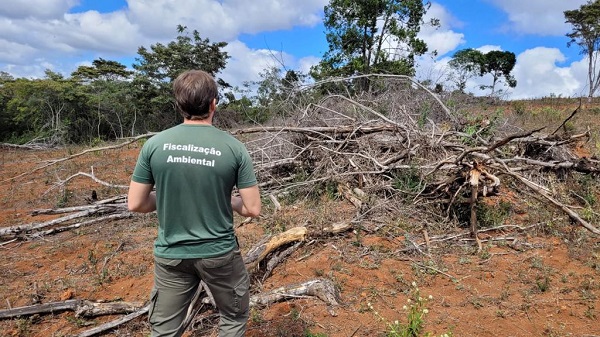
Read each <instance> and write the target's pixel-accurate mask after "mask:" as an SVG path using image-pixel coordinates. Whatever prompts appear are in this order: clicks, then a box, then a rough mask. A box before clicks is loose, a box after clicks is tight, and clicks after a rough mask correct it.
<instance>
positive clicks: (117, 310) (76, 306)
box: [0, 300, 142, 318]
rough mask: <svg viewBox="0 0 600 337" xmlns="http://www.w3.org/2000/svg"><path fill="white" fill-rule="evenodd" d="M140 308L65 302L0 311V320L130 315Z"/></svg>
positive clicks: (102, 303) (133, 305)
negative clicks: (66, 313)
mask: <svg viewBox="0 0 600 337" xmlns="http://www.w3.org/2000/svg"><path fill="white" fill-rule="evenodd" d="M141 307H142V304H141V303H128V302H91V301H87V300H67V301H62V302H51V303H44V304H36V305H30V306H26V307H20V308H13V309H5V310H0V318H13V317H19V316H29V315H33V314H55V313H59V312H63V311H74V312H75V314H76V316H78V317H94V316H102V315H115V314H126V313H131V312H135V311H137V310H139V309H140V308H141Z"/></svg>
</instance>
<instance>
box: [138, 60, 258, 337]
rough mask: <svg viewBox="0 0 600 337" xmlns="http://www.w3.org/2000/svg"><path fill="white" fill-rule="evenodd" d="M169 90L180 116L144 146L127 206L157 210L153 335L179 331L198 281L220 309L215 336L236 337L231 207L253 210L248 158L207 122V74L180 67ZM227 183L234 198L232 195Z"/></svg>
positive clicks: (245, 284)
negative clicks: (175, 124)
mask: <svg viewBox="0 0 600 337" xmlns="http://www.w3.org/2000/svg"><path fill="white" fill-rule="evenodd" d="M173 93H174V96H175V105H176V107H177V111H178V112H179V113H180V114H181V115H182V116H183V118H184V121H183V123H182V124H179V125H177V126H175V127H173V128H170V129H167V130H164V131H162V132H160V133H158V134H157V135H155V136H153V137H152V138H150V139H149V140H148V141H147V142H146V143H145V144H144V146H143V148H142V150H141V152H140V155H139V157H138V161H137V164H136V166H135V169H134V171H133V176H132V178H131V184H130V186H129V195H128V200H127V205H128V208H129V210H131V211H135V212H152V211H154V210H156V211H157V215H158V223H159V225H158V236H157V238H156V240H155V242H154V265H155V266H154V287H153V289H152V293H151V298H150V299H151V306H150V311H149V313H148V316H149V321H150V324H151V326H152V337H159V336H160V337H165V336H181V335H182V334H183V331H181V329H182V327H181V325H182V322H183V320H184V319H185V316H186V314H187V308H188V306H189V304H190V301H191V299H192V297H193V295H194V292H195V291H196V289H197V287H198V285H199V283H200V281H201V280H203V281H204V282H205V283H206V284H207V285H208V288H209V289H210V291H211V293H212V295H213V297H214V299H215V303H216V306H217V308H218V310H219V313H220V321H219V337H229V336H232V337H233V336H243V335H244V333H245V330H246V322H247V320H248V313H249V286H250V280H249V278H248V273H247V271H246V268H245V266H244V261H243V260H242V256H241V254H240V250H239V247H238V245H237V239H236V236H235V233H234V229H233V211H235V212H237V213H238V214H240V215H242V216H246V217H257V216H258V215H259V214H260V209H261V201H260V193H259V190H258V186H257V181H256V176H255V174H254V169H253V166H252V161H251V159H250V155H249V154H248V151H247V150H246V148H245V146H244V145H243V144H242V143H241V142H240V141H238V140H237V139H235V138H234V137H233V136H231V135H230V134H228V133H226V132H224V131H221V130H219V129H217V128H215V127H214V126H213V125H212V120H213V116H214V114H215V110H216V105H217V101H218V91H217V85H216V83H215V81H214V79H213V77H212V76H210V75H209V74H208V73H206V72H204V71H200V70H190V71H186V72H184V73H182V74H181V75H179V76H178V77H177V78H176V79H175V81H174V82H173ZM153 187H156V192H152V189H153ZM234 187H237V189H238V191H239V196H232V192H233V189H234Z"/></svg>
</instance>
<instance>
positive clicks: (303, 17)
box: [129, 0, 328, 41]
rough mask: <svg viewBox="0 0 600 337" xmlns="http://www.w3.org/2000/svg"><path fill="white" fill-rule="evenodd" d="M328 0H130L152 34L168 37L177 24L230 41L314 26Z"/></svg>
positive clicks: (137, 20) (131, 10)
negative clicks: (240, 37)
mask: <svg viewBox="0 0 600 337" xmlns="http://www.w3.org/2000/svg"><path fill="white" fill-rule="evenodd" d="M327 2H328V1H326V0H304V1H296V0H253V1H247V0H222V1H214V0H178V1H177V2H174V1H172V0H154V1H147V0H130V1H129V15H130V17H131V20H132V21H133V22H135V23H137V24H139V25H140V27H141V29H142V30H143V31H144V32H145V33H147V34H149V35H150V36H153V37H157V38H168V37H171V36H173V35H174V33H175V28H176V27H177V25H179V24H182V25H184V26H187V27H188V28H189V29H190V30H198V31H199V32H200V33H201V35H202V36H203V37H208V38H210V39H216V40H220V41H222V40H224V41H230V40H233V39H235V38H236V37H237V36H238V35H239V34H240V33H242V32H243V33H249V34H254V33H258V32H262V31H270V30H279V29H290V28H292V27H294V26H314V25H316V24H317V23H319V22H321V20H322V19H321V17H320V14H319V13H320V12H321V11H322V9H323V6H324V5H325V4H326V3H327Z"/></svg>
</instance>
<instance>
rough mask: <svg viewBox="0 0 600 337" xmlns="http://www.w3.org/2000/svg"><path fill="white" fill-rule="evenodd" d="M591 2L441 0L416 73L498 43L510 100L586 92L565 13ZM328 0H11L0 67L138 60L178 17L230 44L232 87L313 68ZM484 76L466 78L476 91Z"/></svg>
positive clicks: (437, 78)
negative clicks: (504, 55) (508, 72)
mask: <svg viewBox="0 0 600 337" xmlns="http://www.w3.org/2000/svg"><path fill="white" fill-rule="evenodd" d="M586 1H587V0H568V1H567V0H527V1H523V0H438V1H434V2H432V6H431V8H430V10H429V12H428V14H427V15H428V16H429V17H435V18H438V19H440V21H441V27H439V28H438V29H436V30H432V29H430V28H428V27H424V28H423V29H422V31H421V35H420V36H421V38H422V39H424V40H425V41H426V42H427V44H428V45H429V47H430V49H435V50H437V51H438V54H437V56H435V57H433V58H432V57H431V55H426V56H425V57H423V58H422V59H420V60H419V63H418V72H417V77H418V78H419V79H421V80H425V79H429V80H431V81H433V82H434V83H437V82H444V85H445V86H446V87H449V86H451V83H449V82H447V80H446V77H447V74H448V71H449V70H448V68H447V62H448V60H449V59H450V57H451V56H452V55H453V54H454V52H456V51H457V50H460V49H464V48H476V49H480V50H482V51H484V52H486V51H489V50H494V49H499V50H505V51H512V52H514V53H515V54H516V55H517V65H516V67H515V69H514V71H513V74H514V75H515V77H516V78H517V81H518V85H517V87H516V88H514V89H510V90H509V92H508V96H507V98H514V99H518V98H530V97H542V96H548V95H550V94H554V95H562V96H579V95H582V94H586V77H585V76H586V74H587V63H586V61H585V59H583V56H582V55H580V53H579V49H578V48H577V46H572V47H571V48H567V42H568V38H567V37H566V36H565V34H566V33H568V32H569V30H570V26H569V25H568V24H565V22H564V21H565V20H564V15H563V12H564V11H565V10H568V9H576V8H579V6H581V5H582V4H584V3H585V2H586ZM327 3H328V1H327V0H303V1H297V0H252V1H247V0H218V1H217V0H153V1H148V0H103V1H98V0H79V1H78V0H27V1H26V0H16V1H15V0H13V1H11V6H2V7H0V43H2V45H3V48H1V49H0V71H6V72H8V73H10V74H12V75H13V76H15V77H28V78H35V77H41V76H43V74H44V70H45V69H51V70H53V71H57V72H61V73H63V74H65V75H67V76H68V75H69V74H70V73H71V72H72V71H73V70H75V69H76V68H77V66H79V65H87V64H90V63H91V61H93V60H94V59H96V58H99V57H102V58H104V59H110V60H116V61H119V62H122V63H124V64H126V65H130V64H131V63H132V62H134V58H135V56H136V55H137V48H138V47H140V46H146V47H148V46H150V44H153V43H157V42H161V43H168V42H169V41H171V40H173V39H174V38H175V37H176V35H177V32H176V26H177V25H178V24H182V25H186V26H188V27H189V28H190V29H192V30H193V29H196V30H198V31H199V32H200V35H201V36H202V37H205V38H209V39H210V40H211V41H213V42H216V41H225V42H228V46H227V49H226V50H227V52H228V53H229V54H230V55H231V56H232V58H231V59H230V61H229V63H228V66H227V68H226V69H225V70H224V72H223V74H222V75H223V76H222V77H223V78H224V79H225V80H226V81H228V82H229V83H232V84H234V85H241V83H243V82H245V81H252V80H257V79H258V78H259V73H260V72H261V71H263V70H264V69H265V68H267V67H270V66H276V65H278V64H280V63H283V64H284V65H285V66H286V68H288V69H294V70H300V71H304V72H306V71H307V70H308V69H309V67H310V66H311V65H313V64H315V63H316V62H318V60H319V58H320V57H321V56H322V55H323V53H324V52H326V51H327V47H328V46H327V43H326V40H325V33H324V30H325V29H324V27H323V24H322V18H323V6H324V5H326V4H327ZM486 81H489V79H486V78H479V79H474V80H473V81H471V82H469V83H468V86H467V89H468V90H470V91H472V92H474V93H475V94H484V92H481V91H479V89H477V88H478V85H479V84H482V83H483V84H488V83H486Z"/></svg>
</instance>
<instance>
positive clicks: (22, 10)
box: [0, 0, 79, 19]
mask: <svg viewBox="0 0 600 337" xmlns="http://www.w3.org/2000/svg"><path fill="white" fill-rule="evenodd" d="M78 2H79V0H27V1H9V0H5V1H3V5H2V6H0V16H7V17H10V18H13V19H27V18H32V17H34V18H39V19H60V18H61V17H62V15H63V14H64V13H65V12H66V11H67V10H68V9H69V8H71V7H73V6H74V5H76V4H77V3H78Z"/></svg>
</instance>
